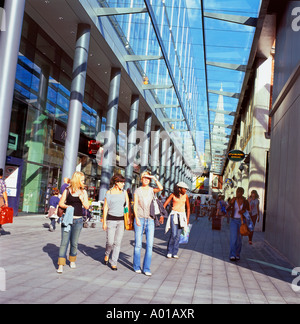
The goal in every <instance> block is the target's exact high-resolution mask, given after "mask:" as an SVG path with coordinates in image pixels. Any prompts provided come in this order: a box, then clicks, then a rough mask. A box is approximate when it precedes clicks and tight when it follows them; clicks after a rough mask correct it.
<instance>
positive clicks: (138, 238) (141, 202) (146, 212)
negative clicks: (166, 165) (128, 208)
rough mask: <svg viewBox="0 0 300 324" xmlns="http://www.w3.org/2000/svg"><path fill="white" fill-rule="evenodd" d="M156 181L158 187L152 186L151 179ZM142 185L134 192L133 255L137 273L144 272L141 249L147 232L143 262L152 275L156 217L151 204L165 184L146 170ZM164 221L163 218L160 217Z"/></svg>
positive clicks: (147, 273)
mask: <svg viewBox="0 0 300 324" xmlns="http://www.w3.org/2000/svg"><path fill="white" fill-rule="evenodd" d="M152 179H153V180H154V181H155V182H156V185H157V188H152V187H150V186H149V185H150V182H151V180H152ZM141 182H142V185H141V186H140V187H139V188H137V189H136V190H135V192H134V205H133V206H134V207H133V208H134V215H135V220H134V229H135V247H134V255H133V270H134V271H135V272H136V273H142V269H141V250H142V240H143V233H144V232H145V234H146V253H145V256H144V262H143V272H144V274H145V275H146V276H151V275H152V274H151V270H150V267H151V260H152V250H153V242H154V229H155V224H154V219H152V218H151V217H150V205H151V202H152V200H153V198H154V195H155V194H156V193H158V192H160V191H162V190H163V186H162V185H161V183H160V182H159V181H158V180H157V179H156V177H155V176H152V175H151V173H150V172H148V171H145V172H143V173H142V174H141ZM160 222H161V223H162V222H163V218H161V219H160Z"/></svg>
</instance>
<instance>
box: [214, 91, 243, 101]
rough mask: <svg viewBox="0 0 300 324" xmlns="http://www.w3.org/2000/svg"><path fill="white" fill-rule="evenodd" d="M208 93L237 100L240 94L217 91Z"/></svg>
mask: <svg viewBox="0 0 300 324" xmlns="http://www.w3.org/2000/svg"><path fill="white" fill-rule="evenodd" d="M208 93H212V94H216V95H219V96H225V97H230V98H235V99H239V98H240V94H239V93H234V92H226V91H218V90H208Z"/></svg>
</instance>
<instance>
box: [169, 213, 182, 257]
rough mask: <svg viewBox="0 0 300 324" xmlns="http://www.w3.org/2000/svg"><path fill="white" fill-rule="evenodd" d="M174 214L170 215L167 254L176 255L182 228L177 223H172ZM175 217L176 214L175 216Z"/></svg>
mask: <svg viewBox="0 0 300 324" xmlns="http://www.w3.org/2000/svg"><path fill="white" fill-rule="evenodd" d="M174 216H175V215H171V221H170V225H171V228H170V229H171V235H170V239H169V242H168V254H172V255H173V256H174V255H177V254H178V251H179V240H180V235H181V232H182V230H181V229H180V228H179V225H178V224H174ZM175 217H177V215H176V216H175Z"/></svg>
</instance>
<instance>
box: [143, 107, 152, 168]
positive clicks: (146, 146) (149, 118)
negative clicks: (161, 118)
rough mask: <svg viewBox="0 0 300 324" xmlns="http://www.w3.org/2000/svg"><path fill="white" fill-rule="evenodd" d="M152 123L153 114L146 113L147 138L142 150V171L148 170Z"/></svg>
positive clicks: (145, 131)
mask: <svg viewBox="0 0 300 324" xmlns="http://www.w3.org/2000/svg"><path fill="white" fill-rule="evenodd" d="M151 124H152V114H151V113H146V115H145V123H144V134H145V140H144V141H143V147H142V152H141V173H143V172H144V171H147V169H148V164H149V148H150V138H151Z"/></svg>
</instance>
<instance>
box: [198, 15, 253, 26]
mask: <svg viewBox="0 0 300 324" xmlns="http://www.w3.org/2000/svg"><path fill="white" fill-rule="evenodd" d="M204 17H206V18H213V19H218V20H224V21H228V22H231V23H235V24H240V25H247V26H252V27H256V26H257V21H258V19H257V18H253V17H245V16H237V15H227V14H218V13H211V12H204Z"/></svg>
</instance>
